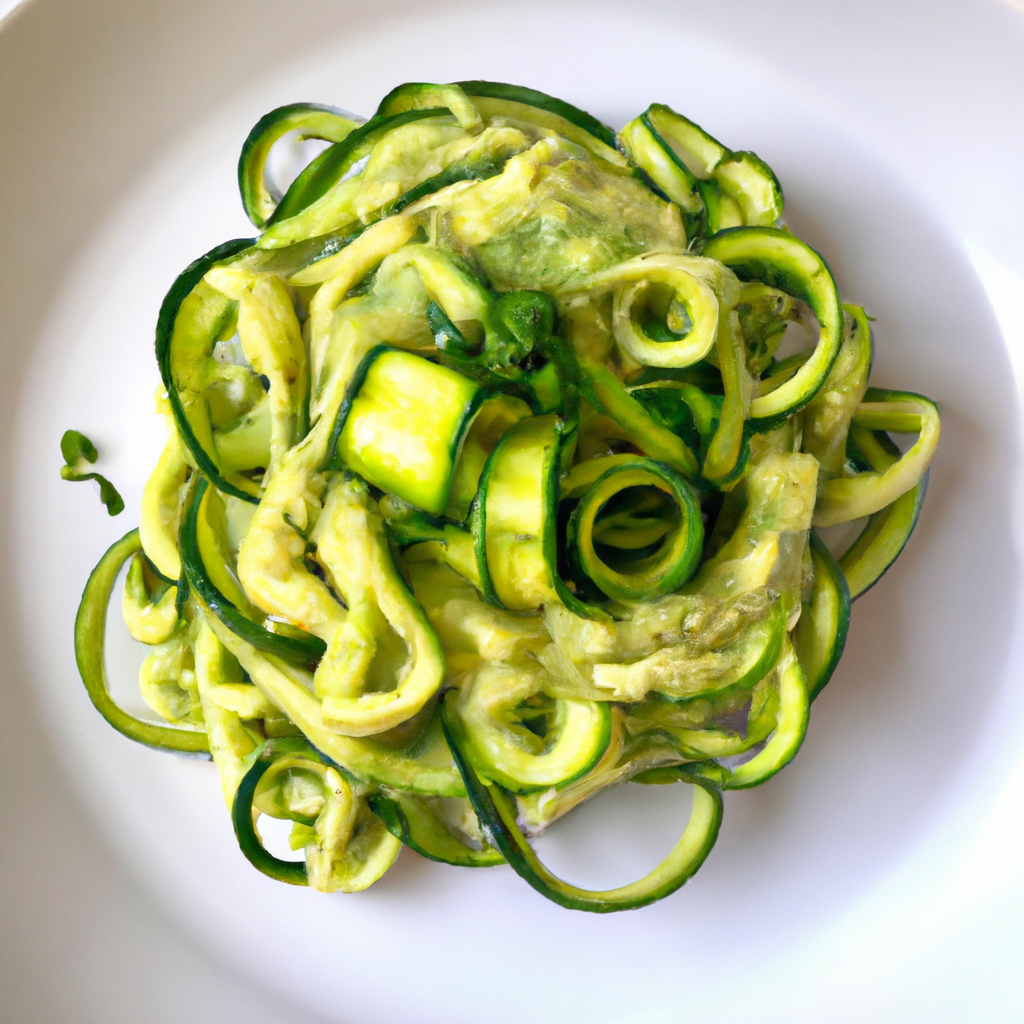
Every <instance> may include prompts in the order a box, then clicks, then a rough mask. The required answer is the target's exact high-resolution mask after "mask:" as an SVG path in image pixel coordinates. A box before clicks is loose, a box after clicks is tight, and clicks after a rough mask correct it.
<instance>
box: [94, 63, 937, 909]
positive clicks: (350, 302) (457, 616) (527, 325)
mask: <svg viewBox="0 0 1024 1024" xmlns="http://www.w3.org/2000/svg"><path fill="white" fill-rule="evenodd" d="M288 133H292V134H297V135H298V136H299V137H316V138H320V139H323V140H325V142H329V143H330V144H329V145H328V147H327V148H326V149H325V150H324V151H323V152H322V153H321V154H320V155H319V156H318V157H316V159H314V160H313V161H312V162H311V163H310V164H309V165H308V166H307V167H306V168H305V169H304V170H303V171H302V172H301V173H300V174H299V176H298V177H297V178H296V179H295V181H294V182H292V184H291V186H290V187H289V188H288V189H287V190H286V191H285V192H284V194H283V195H281V194H280V192H275V191H274V188H273V183H272V182H268V181H267V179H266V177H265V173H264V169H265V165H266V164H267V158H268V154H269V152H270V149H271V147H272V146H273V145H275V144H278V142H279V141H280V140H281V139H282V138H283V137H284V136H285V135H287V134H288ZM239 182H240V187H241V191H242V199H243V205H244V207H245V210H246V212H247V213H248V214H249V216H250V218H251V219H252V221H253V223H254V224H255V225H256V227H257V228H258V229H260V231H261V232H262V233H261V234H260V235H259V236H258V237H256V238H252V239H239V240H235V241H231V242H226V243H224V244H223V245H221V246H218V247H217V248H216V249H214V250H213V251H212V252H210V253H208V254H207V255H205V256H203V257H201V258H200V259H198V260H197V261H196V262H194V263H193V264H192V265H191V266H189V267H188V268H187V269H186V270H185V271H184V272H183V273H182V275H181V276H180V277H179V278H178V280H177V281H176V282H175V283H174V284H173V286H172V287H171V289H170V292H169V293H168V295H167V298H166V300H165V301H164V304H163V306H162V308H161V310H160V315H159V320H158V326H157V342H156V354H157V360H158V364H159V368H160V373H161V375H162V378H163V383H164V386H165V388H166V398H165V399H163V400H162V401H161V411H162V412H163V413H164V414H165V415H166V417H167V419H168V423H169V425H170V432H169V435H170V436H169V440H168V443H167V447H166V448H165V450H164V453H163V455H162V456H161V457H160V461H159V463H158V464H157V466H156V468H155V469H154V471H153V475H152V477H151V478H150V481H149V483H148V484H147V486H146V489H145V493H144V497H143V503H142V511H141V524H140V528H139V529H138V530H135V531H132V532H131V533H130V534H129V535H127V536H126V537H125V538H124V539H123V540H122V541H120V542H118V543H117V544H115V545H114V546H113V547H112V548H111V549H110V550H109V551H108V552H107V554H106V555H104V557H103V559H102V560H101V561H100V564H99V565H98V566H97V569H96V570H95V572H94V573H93V576H92V577H91V579H90V581H89V583H88V585H87V587H86V591H85V595H84V597H83V600H82V605H81V609H80V611H79V616H78V623H77V626H76V650H77V656H78V663H79V667H80V670H81V673H82V678H83V680H84V682H85V685H86V687H87V689H88V692H89V694H90V696H91V697H92V699H93V701H94V703H95V704H96V706H97V708H98V709H99V710H100V712H101V713H102V714H103V715H104V717H106V718H107V720H108V721H109V722H110V723H111V725H113V726H114V728H116V729H118V730H119V731H120V732H122V733H123V734H124V735H126V736H129V737H130V738H132V739H135V740H138V741H140V742H143V743H146V744H148V745H150V746H153V747H160V748H163V749H168V750H176V751H179V752H187V753H193V754H195V753H203V752H208V753H209V756H211V757H212V759H213V761H214V763H215V765H216V767H217V769H218V771H219V774H220V782H221V786H222V788H223V791H224V795H225V798H226V800H227V803H228V805H229V807H230V808H231V813H232V817H233V821H234V826H235V830H236V833H237V836H238V840H239V843H240V846H241V849H242V851H243V853H244V854H245V856H246V857H247V858H248V859H249V860H250V861H251V862H252V864H253V865H255V866H256V867H257V868H258V869H259V870H261V871H263V872H265V873H266V874H268V875H270V876H271V877H274V878H278V879H280V880H282V881H285V882H290V883H294V884H301V885H311V886H313V887H315V888H317V889H321V890H342V891H345V892H352V891H356V890H360V889H364V888H366V887H367V886H369V885H371V884H372V883H373V882H374V881H376V880H377V879H378V878H379V877H380V876H381V875H382V874H383V873H384V872H385V871H386V870H387V869H388V867H389V866H390V865H391V864H392V863H393V861H394V860H395V857H396V856H397V855H398V852H399V850H400V847H401V846H402V845H403V844H405V845H407V846H410V847H411V848H413V849H414V850H416V851H418V852H419V853H421V854H422V855H424V856H427V857H430V858H433V859H435V860H441V861H444V862H447V863H451V864H455V865H461V866H465V867H478V866H489V865H495V864H501V863H508V864H509V865H510V866H511V867H512V868H513V869H514V870H515V871H517V872H518V873H519V874H520V875H522V876H523V878H524V879H525V880H526V881H527V882H529V884H530V885H532V886H533V887H534V888H535V889H537V890H538V891H539V892H541V893H542V894H543V895H545V896H547V897H548V898H550V899H552V900H554V901H556V902H558V903H560V904H562V905H563V906H566V907H570V908H575V909H582V910H589V911H597V912H608V911H615V910H621V909H627V908H631V907H637V906H642V905H644V904H647V903H650V902H652V901H654V900H657V899H660V898H661V897H662V896H665V895H667V894H668V893H670V892H672V891H674V890H675V889H676V888H678V887H679V886H680V885H682V884H683V883H684V882H685V881H686V880H687V879H688V878H690V877H691V876H692V875H693V873H694V872H695V871H696V870H697V868H698V867H699V866H700V864H701V863H702V862H703V859H704V858H705V857H706V856H707V854H708V852H709V850H710V849H711V846H712V845H713V843H714V841H715V838H716V835H717V832H718V827H719V823H720V821H721V815H722V808H723V793H724V791H726V790H728V789H735V788H747V787H750V786H756V785H760V784H761V783H763V782H764V781H765V780H767V779H768V778H770V777H771V776H772V775H774V774H775V773H776V772H778V771H779V770H780V769H782V768H783V767H785V766H786V765H787V764H788V763H789V762H790V761H791V760H792V758H793V757H794V755H795V754H796V752H797V750H798V749H799V747H800V744H801V742H802V740H803V737H804V733H805V730H806V728H807V720H808V710H809V705H810V701H811V700H812V699H813V697H814V696H816V695H817V693H819V692H820V691H821V689H822V687H823V686H825V684H826V683H827V682H828V680H829V678H830V676H831V675H832V673H833V671H834V669H835V666H836V663H837V662H838V660H839V657H840V655H841V654H842V649H843V645H844V643H845V639H846V632H847V626H848V621H849V612H850V601H851V596H853V597H856V596H858V595H859V594H861V593H863V592H864V591H866V590H867V589H868V588H869V587H871V586H872V585H873V584H874V583H875V582H876V581H877V580H878V578H879V577H880V576H881V575H882V573H883V572H884V571H885V570H886V569H887V568H888V566H889V565H890V564H892V561H893V560H894V559H895V557H896V556H897V555H898V554H899V552H900V550H901V549H902V547H903V545H904V544H905V543H906V541H907V538H908V537H909V535H910V532H911V531H912V529H913V527H914V524H915V523H916V521H917V517H918V514H919V512H920V507H921V501H922V500H923V497H924V488H925V483H926V479H927V469H928V464H929V462H930V460H931V457H932V455H933V453H934V451H935V447H936V444H937V442H938V435H939V416H938V411H937V409H936V406H935V404H934V403H933V402H932V401H931V400H930V399H927V398H924V397H923V396H921V395H917V394H914V393H910V392H903V391H894V390H884V389H880V388H871V389H869V388H868V373H869V369H870V364H871V355H872V339H871V330H870V324H869V318H868V317H867V316H866V314H865V313H864V311H863V310H862V309H860V308H859V307H857V306H850V305H846V306H844V305H842V303H841V301H840V297H839V292H838V289H837V286H836V282H835V280H834V278H833V276H832V274H831V272H830V270H829V267H828V265H827V263H826V262H825V259H824V258H823V257H822V256H821V255H820V254H818V253H817V252H815V251H814V250H813V249H812V248H811V247H810V246H808V245H807V244H806V243H805V242H803V241H802V240H800V239H799V238H798V237H797V236H796V235H794V234H793V233H792V232H791V231H790V230H789V229H788V228H785V227H782V226H780V224H779V217H780V215H781V212H782V191H781V188H780V186H779V184H778V181H777V180H776V178H775V176H774V174H772V172H771V170H770V169H769V168H768V167H767V165H766V164H764V162H763V161H761V160H759V159H758V158H757V157H756V156H754V155H753V154H751V153H743V152H738V153H734V152H732V151H730V150H728V149H726V147H725V146H723V145H722V144H721V143H719V142H718V141H717V140H715V139H713V138H712V137H711V136H710V135H708V134H707V133H706V132H704V131H703V130H702V129H701V128H699V127H698V126H697V125H695V124H693V122H691V121H689V120H687V119H686V118H684V117H682V116H681V115H679V114H676V113H675V112H674V111H671V110H670V109H669V108H667V107H665V106H661V105H655V106H652V107H651V108H650V109H649V110H648V111H647V112H645V113H644V114H643V115H641V116H640V117H639V118H637V119H636V120H635V121H633V122H631V123H630V124H629V125H627V126H626V127H625V128H624V129H623V130H622V132H621V133H619V134H618V135H617V136H616V135H615V133H614V132H612V130H611V129H609V128H607V127H606V126H604V125H602V124H601V123H600V122H599V121H597V120H596V119H594V118H593V117H591V116H590V115H589V114H586V113H585V112H583V111H581V110H578V109H577V108H575V107H573V106H571V105H570V104H568V103H565V102H563V101H561V100H556V99H554V98H552V97H549V96H546V95H544V94H543V93H539V92H536V91H534V90H530V89H524V88H520V87H516V86H508V85H501V84H497V83H489V82H462V83H457V84H448V85H430V84H422V83H413V84H407V85H403V86H399V87H398V88H397V89H395V90H394V91H392V92H391V93H390V94H389V95H388V96H387V97H386V98H385V100H384V101H383V103H382V104H381V107H380V109H379V110H378V112H377V113H376V115H375V116H374V117H373V118H371V119H370V120H369V121H367V122H365V123H359V122H358V121H353V120H351V119H350V118H349V117H348V116H347V115H342V114H341V113H340V112H338V111H337V110H335V109H334V108H330V107H322V106H318V105H314V104H294V105H291V106H288V107H282V108H280V109H279V110H276V111H272V112H271V113H270V114H268V115H267V116H266V117H264V118H263V119H261V121H260V122H259V124H258V125H257V126H256V127H255V128H254V129H253V131H252V132H251V133H250V135H249V137H248V139H247V140H246V143H245V147H244V148H243V151H242V156H241V160H240V162H239ZM794 321H796V322H798V323H800V324H801V325H803V326H805V327H806V328H807V329H808V331H809V336H810V337H811V338H812V339H813V340H812V341H811V343H810V344H809V346H808V347H806V348H805V349H803V350H799V351H793V352H790V351H786V349H785V348H784V346H786V345H787V341H788V339H787V327H788V326H789V325H790V324H791V323H792V322H794ZM805 336H806V335H805ZM789 347H793V346H792V345H790V346H789ZM888 432H896V433H901V434H902V433H905V434H913V435H917V439H916V441H915V442H914V443H913V444H912V446H911V447H910V448H909V450H908V451H907V452H906V454H901V452H900V449H899V448H897V447H896V446H895V444H894V443H893V442H892V440H891V438H890V437H889V433H888ZM76 457H77V456H76ZM93 457H94V453H93ZM864 517H867V522H866V526H865V527H864V529H863V531H862V533H861V535H860V537H859V538H858V539H857V540H856V541H855V542H854V543H853V544H852V545H851V546H850V547H849V548H848V550H847V551H846V553H845V554H843V555H842V556H841V557H840V559H839V561H838V562H837V560H836V558H835V557H834V556H833V554H832V553H831V552H830V550H829V548H828V547H827V546H826V545H825V544H824V543H823V542H822V540H821V539H820V538H819V537H818V535H817V534H816V533H815V531H814V527H815V526H831V525H835V524H837V523H842V522H848V521H851V520H853V519H856V518H864ZM123 565H128V571H127V581H126V584H125V588H124V595H123V599H122V607H123V611H124V617H125V620H126V622H127V624H128V627H129V630H130V631H131V633H132V635H133V636H134V637H135V638H136V639H138V640H140V641H142V642H143V643H146V644H148V645H149V646H150V648H151V653H150V654H149V656H148V658H147V659H146V661H145V663H144V665H143V668H142V672H141V676H140V688H141V693H142V697H143V698H144V700H145V701H146V703H147V704H148V705H149V706H150V707H151V708H152V709H153V711H154V712H156V713H157V715H159V716H160V718H162V719H163V720H165V721H164V722H161V723H159V724H157V723H155V722H147V721H143V720H141V719H138V718H135V717H134V716H132V715H130V714H128V713H127V712H126V711H125V710H124V709H122V708H120V707H119V706H118V705H117V704H116V703H115V702H114V701H113V699H112V698H111V696H110V693H109V690H108V687H107V679H106V670H105V667H104V661H103V646H102V645H103V636H104V623H105V619H106V615H107V609H108V605H109V603H110V600H111V596H112V594H113V592H114V589H115V581H116V579H117V577H118V572H119V571H120V569H121V567H122V566H123ZM626 781H634V782H638V783H675V782H684V783H686V784H688V785H689V786H690V787H692V791H693V809H692V812H691V816H690V819H689V821H688V823H685V824H683V825H681V828H680V832H681V838H680V840H679V843H678V844H677V845H676V847H675V848H674V849H673V851H672V853H671V854H670V855H669V856H668V858H667V859H666V860H665V861H664V862H663V863H662V864H660V865H659V866H658V867H657V868H655V869H654V870H653V871H652V872H651V873H650V874H649V875H647V876H646V877H644V878H642V879H640V880H639V881H637V882H634V883H632V884H630V885H626V886H622V887H620V888H617V889H612V890H608V891H604V892H592V891H587V890H583V889H580V888H578V887H576V886H574V885H571V884H569V883H568V882H566V881H564V880H562V879H559V878H557V877H555V876H554V875H553V874H552V873H551V872H550V871H549V870H548V869H547V868H545V867H544V865H543V864H542V863H541V862H540V861H539V859H538V858H537V856H536V854H535V853H534V851H533V850H532V848H531V846H530V844H529V836H531V835H533V834H535V833H537V832H538V831H540V830H541V829H543V828H545V827H546V826H548V825H549V824H551V822H553V821H555V820H556V819H557V818H559V817H560V816H561V815H563V814H565V813H566V812H568V811H569V810H571V809H572V808H573V807H575V806H576V805H578V804H579V803H580V802H582V801H583V800H586V799H590V798H591V797H594V796H596V795H597V794H599V793H600V792H601V791H603V790H604V789H606V788H608V787H609V786H613V785H618V784H620V783H622V782H626ZM260 815H268V816H270V817H276V818H283V819H287V820H290V821H291V822H292V831H291V846H292V848H293V849H294V850H301V851H302V853H303V858H302V859H301V860H295V859H292V860H288V859H282V858H279V857H277V856H276V855H274V854H272V853H270V852H268V851H267V850H266V849H265V848H264V846H263V844H262V840H261V838H260V834H259V831H258V828H257V820H258V818H259V816H260Z"/></svg>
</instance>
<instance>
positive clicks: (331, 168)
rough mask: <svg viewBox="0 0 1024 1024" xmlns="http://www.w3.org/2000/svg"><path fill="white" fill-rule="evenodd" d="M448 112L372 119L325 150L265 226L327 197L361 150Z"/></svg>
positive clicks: (405, 113) (409, 112)
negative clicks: (414, 123) (388, 136)
mask: <svg viewBox="0 0 1024 1024" xmlns="http://www.w3.org/2000/svg"><path fill="white" fill-rule="evenodd" d="M447 113H448V109H447V107H434V108H431V109H428V110H406V111H403V112H402V113H400V114H392V115H379V114H378V115H377V116H375V117H371V118H370V120H369V121H367V122H366V123H365V124H363V125H360V126H359V127H358V128H356V129H355V131H353V132H351V133H350V134H349V135H347V136H346V137H345V138H344V139H342V141H341V142H336V143H335V144H334V145H333V146H331V147H330V148H329V149H325V150H324V151H323V152H322V153H321V154H320V155H319V156H318V157H316V158H315V159H314V160H312V161H310V163H309V164H307V166H306V167H305V168H304V169H303V171H302V172H301V173H300V174H299V176H298V177H297V178H296V179H295V180H294V181H293V182H292V183H291V186H290V187H289V188H288V191H287V192H285V194H284V196H283V197H282V198H281V202H279V203H278V204H277V208H276V209H275V210H274V212H273V214H272V215H271V216H270V217H269V218H267V222H266V225H265V226H266V227H268V228H269V227H273V226H274V225H275V224H280V223H281V222H282V221H284V220H288V219H289V218H290V217H294V216H295V215H296V214H299V213H302V211H303V210H305V209H306V207H307V206H310V205H311V204H313V203H315V202H316V201H317V200H318V199H320V198H322V197H323V196H325V195H326V194H327V193H328V192H329V191H330V190H331V189H332V188H333V187H334V186H335V185H337V183H338V182H339V181H341V179H342V178H343V177H344V176H345V174H346V173H347V172H348V170H349V168H350V167H351V166H352V165H353V164H354V163H356V161H357V160H358V159H359V158H360V155H361V154H360V151H361V150H362V149H366V151H367V152H369V150H370V149H371V148H372V147H373V146H374V145H375V144H376V143H377V142H378V141H380V139H381V138H382V137H383V136H384V135H386V134H387V133H388V132H389V131H391V130H392V129H394V128H400V127H401V126H402V125H404V124H411V123H412V122H413V121H420V120H422V119H423V118H425V117H441V116H444V115H445V114H447Z"/></svg>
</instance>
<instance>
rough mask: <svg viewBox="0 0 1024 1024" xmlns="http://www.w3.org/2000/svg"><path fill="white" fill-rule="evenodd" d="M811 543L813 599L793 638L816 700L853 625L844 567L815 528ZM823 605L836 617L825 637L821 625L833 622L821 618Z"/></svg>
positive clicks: (840, 655)
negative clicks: (840, 565) (820, 631)
mask: <svg viewBox="0 0 1024 1024" xmlns="http://www.w3.org/2000/svg"><path fill="white" fill-rule="evenodd" d="M810 545H811V557H812V559H813V560H814V587H813V589H812V592H811V600H810V602H809V603H808V604H805V605H804V608H803V611H802V612H801V615H800V621H799V622H798V623H797V627H796V636H795V638H794V639H795V643H796V650H797V657H799V659H800V664H801V665H802V666H803V668H804V671H805V673H806V674H807V690H808V696H809V699H810V700H812V701H813V700H814V699H815V698H816V697H817V696H818V694H819V693H821V691H822V690H823V689H824V688H825V686H826V685H827V684H828V681H829V680H830V679H831V678H832V673H833V672H835V670H836V666H837V665H838V664H839V659H840V658H841V657H842V656H843V650H844V648H845V647H846V636H847V633H848V632H849V628H850V602H851V601H852V597H851V594H850V588H849V587H848V586H847V583H846V576H845V574H844V573H843V570H842V569H841V568H840V567H839V563H837V562H836V560H835V559H834V558H833V557H832V552H831V551H829V549H828V548H827V547H826V546H825V544H824V542H823V541H822V539H821V538H820V537H819V536H818V534H817V532H816V531H814V530H811V533H810ZM822 605H825V611H826V614H830V615H834V619H835V621H834V624H832V628H831V629H830V630H829V632H828V634H827V635H826V636H824V637H823V636H821V634H820V633H819V629H820V628H822V627H827V626H828V625H830V624H829V623H823V622H822V621H821V617H820V609H821V606H822Z"/></svg>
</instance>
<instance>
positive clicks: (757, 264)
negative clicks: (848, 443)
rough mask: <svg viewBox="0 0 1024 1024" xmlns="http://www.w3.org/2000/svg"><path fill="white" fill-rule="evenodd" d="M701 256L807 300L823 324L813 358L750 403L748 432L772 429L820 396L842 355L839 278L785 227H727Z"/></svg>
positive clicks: (709, 243) (816, 254)
mask: <svg viewBox="0 0 1024 1024" xmlns="http://www.w3.org/2000/svg"><path fill="white" fill-rule="evenodd" d="M701 253H702V255H704V256H709V257H711V258H712V259H716V260H719V261H720V262H721V263H724V264H725V265H726V266H727V267H729V268H730V269H731V270H732V271H733V272H734V273H735V274H736V276H737V277H738V278H739V279H740V280H741V281H761V282H762V283H763V284H766V285H769V286H770V287H772V288H778V289H779V290H780V291H783V292H786V294H788V295H792V296H793V297H794V298H798V299H802V300H803V301H804V302H806V303H807V305H808V306H810V307H811V310H812V312H813V313H814V315H815V316H816V317H817V319H818V323H819V324H820V325H821V334H820V337H819V339H818V345H817V347H816V348H815V350H814V353H813V354H812V355H811V357H810V359H808V360H807V362H806V363H804V364H803V366H801V367H800V369H799V370H798V371H797V372H796V374H795V375H794V376H793V377H792V378H791V379H790V380H788V381H787V382H786V383H785V384H783V385H782V386H781V387H779V388H777V389H776V390H775V391H772V392H771V393H769V394H767V395H764V396H763V397H761V398H755V399H754V400H753V401H752V402H751V404H750V418H749V420H748V423H747V429H751V430H756V431H758V432H764V431H767V430H770V429H772V428H773V427H777V426H779V425H780V424H782V423H784V422H785V421H786V420H787V419H788V418H789V417H790V416H792V415H793V413H795V412H799V411H800V410H801V409H802V408H803V407H804V406H805V405H806V404H807V403H808V402H809V401H810V400H811V399H812V398H813V397H814V395H815V394H817V392H818V389H819V388H820V387H821V385H822V384H823V383H824V382H825V378H826V377H827V376H828V373H829V370H831V369H832V364H833V363H834V362H835V360H836V356H838V355H839V348H840V346H841V345H842V341H843V310H842V305H841V303H840V301H839V289H838V288H837V287H836V282H835V277H834V276H833V274H832V271H831V270H830V269H829V266H828V264H827V263H826V262H825V260H824V258H823V257H822V256H821V254H820V253H818V252H816V251H815V250H814V249H812V248H811V247H810V246H809V245H807V243H806V242H802V241H801V240H800V239H799V238H797V237H796V236H795V235H792V234H790V233H789V232H788V231H784V230H782V229H781V228H772V227H736V228H726V229H724V230H722V231H719V232H718V233H717V234H715V235H712V236H711V238H709V239H708V241H707V242H706V243H705V244H704V246H703V249H702V250H701Z"/></svg>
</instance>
